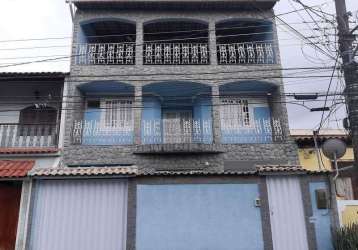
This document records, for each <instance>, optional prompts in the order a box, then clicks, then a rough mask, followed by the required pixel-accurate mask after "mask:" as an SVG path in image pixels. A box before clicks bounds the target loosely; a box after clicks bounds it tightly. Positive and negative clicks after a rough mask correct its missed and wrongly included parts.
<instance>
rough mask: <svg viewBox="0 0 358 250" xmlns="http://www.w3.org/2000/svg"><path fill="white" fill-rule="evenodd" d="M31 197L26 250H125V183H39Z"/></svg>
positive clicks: (107, 181)
mask: <svg viewBox="0 0 358 250" xmlns="http://www.w3.org/2000/svg"><path fill="white" fill-rule="evenodd" d="M34 195H35V197H34V203H33V204H34V205H33V214H32V223H31V231H30V241H29V249H33V250H49V249H51V250H71V249H76V250H98V249H106V250H124V249H125V245H126V215H127V182H126V181H125V180H40V181H37V183H36V188H35V193H34Z"/></svg>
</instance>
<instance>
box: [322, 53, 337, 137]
mask: <svg viewBox="0 0 358 250" xmlns="http://www.w3.org/2000/svg"><path fill="white" fill-rule="evenodd" d="M338 58H339V55H337V57H336V61H335V63H334V69H333V71H332V75H331V76H332V77H331V78H330V80H329V85H328V88H327V95H326V97H325V102H324V107H326V105H327V99H328V93H329V91H330V89H331V85H332V81H333V76H334V73H335V72H336V66H337V63H338ZM323 117H324V110H323V111H322V115H321V121H320V123H319V127H318V129H317V131H318V132H319V130H320V129H321V127H322V122H323Z"/></svg>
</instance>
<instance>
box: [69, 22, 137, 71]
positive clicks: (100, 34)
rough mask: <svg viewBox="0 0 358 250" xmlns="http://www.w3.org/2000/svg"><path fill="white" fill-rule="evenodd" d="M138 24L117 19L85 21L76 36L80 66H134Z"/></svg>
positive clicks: (77, 59) (76, 61)
mask: <svg viewBox="0 0 358 250" xmlns="http://www.w3.org/2000/svg"><path fill="white" fill-rule="evenodd" d="M135 41H136V25H135V24H134V23H132V22H129V21H128V22H127V21H123V20H118V19H115V18H104V19H100V20H90V21H86V22H82V23H81V24H80V29H79V32H78V37H77V44H76V57H75V59H76V60H75V63H76V64H77V65H133V64H135V52H136V49H135Z"/></svg>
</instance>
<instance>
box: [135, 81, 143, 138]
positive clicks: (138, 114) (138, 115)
mask: <svg viewBox="0 0 358 250" xmlns="http://www.w3.org/2000/svg"><path fill="white" fill-rule="evenodd" d="M142 105H143V104H142V86H136V87H135V92H134V105H133V106H134V110H133V114H134V143H135V144H141V124H142Z"/></svg>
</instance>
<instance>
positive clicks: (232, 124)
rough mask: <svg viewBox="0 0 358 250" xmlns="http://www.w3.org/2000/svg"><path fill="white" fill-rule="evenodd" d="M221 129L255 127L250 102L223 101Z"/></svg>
mask: <svg viewBox="0 0 358 250" xmlns="http://www.w3.org/2000/svg"><path fill="white" fill-rule="evenodd" d="M220 109H221V110H220V117H221V127H222V128H223V129H225V130H227V129H240V128H250V127H252V126H253V121H252V116H253V114H252V111H251V110H250V108H249V101H248V100H246V99H240V98H225V99H221V106H220Z"/></svg>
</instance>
